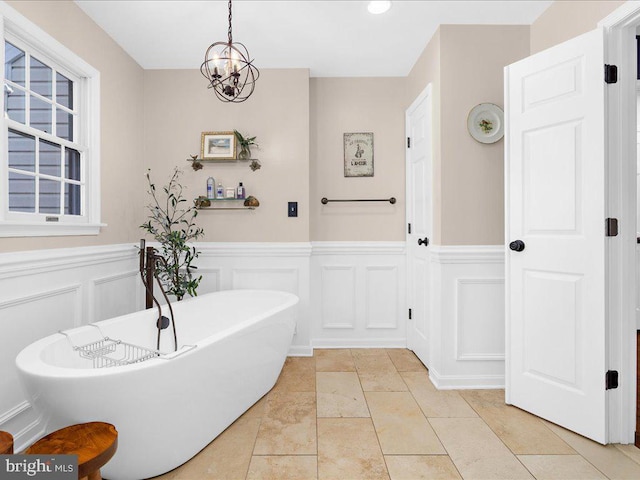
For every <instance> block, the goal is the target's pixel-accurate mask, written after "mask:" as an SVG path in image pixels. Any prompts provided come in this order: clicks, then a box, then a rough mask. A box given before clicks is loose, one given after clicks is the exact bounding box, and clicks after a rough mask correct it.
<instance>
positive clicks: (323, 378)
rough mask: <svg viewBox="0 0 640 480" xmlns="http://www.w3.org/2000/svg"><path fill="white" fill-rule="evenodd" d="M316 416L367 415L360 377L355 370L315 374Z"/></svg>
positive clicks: (367, 410)
mask: <svg viewBox="0 0 640 480" xmlns="http://www.w3.org/2000/svg"><path fill="white" fill-rule="evenodd" d="M316 388H317V399H318V417H368V416H369V409H368V408H367V403H366V402H365V400H364V394H363V393H362V387H361V386H360V379H359V378H358V374H357V373H355V372H318V373H317V374H316Z"/></svg>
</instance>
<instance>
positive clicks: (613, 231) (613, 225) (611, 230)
mask: <svg viewBox="0 0 640 480" xmlns="http://www.w3.org/2000/svg"><path fill="white" fill-rule="evenodd" d="M604 231H605V235H606V236H607V237H617V236H618V219H617V218H607V219H606V220H605V224H604Z"/></svg>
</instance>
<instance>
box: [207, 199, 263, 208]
mask: <svg viewBox="0 0 640 480" xmlns="http://www.w3.org/2000/svg"><path fill="white" fill-rule="evenodd" d="M209 201H210V202H211V206H210V207H198V206H196V209H197V210H255V209H256V208H258V207H259V206H260V205H258V206H246V205H243V204H238V203H234V202H243V203H244V201H245V199H244V198H210V199H209ZM215 204H218V206H214V205H215Z"/></svg>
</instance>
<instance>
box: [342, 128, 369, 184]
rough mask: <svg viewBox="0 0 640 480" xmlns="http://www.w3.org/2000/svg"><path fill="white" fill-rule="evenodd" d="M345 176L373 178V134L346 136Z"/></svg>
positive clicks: (347, 134) (351, 134) (346, 134)
mask: <svg viewBox="0 0 640 480" xmlns="http://www.w3.org/2000/svg"><path fill="white" fill-rule="evenodd" d="M344 176H345V177H373V133H345V134H344Z"/></svg>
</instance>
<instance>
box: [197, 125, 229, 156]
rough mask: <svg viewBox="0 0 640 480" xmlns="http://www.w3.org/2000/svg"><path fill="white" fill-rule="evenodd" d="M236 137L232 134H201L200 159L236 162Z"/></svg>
mask: <svg viewBox="0 0 640 480" xmlns="http://www.w3.org/2000/svg"><path fill="white" fill-rule="evenodd" d="M237 151H238V149H237V143H236V136H235V135H234V134H233V132H232V131H231V132H202V137H201V142H200V158H202V159H203V160H218V161H221V162H230V161H235V160H237V158H236V157H237Z"/></svg>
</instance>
